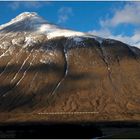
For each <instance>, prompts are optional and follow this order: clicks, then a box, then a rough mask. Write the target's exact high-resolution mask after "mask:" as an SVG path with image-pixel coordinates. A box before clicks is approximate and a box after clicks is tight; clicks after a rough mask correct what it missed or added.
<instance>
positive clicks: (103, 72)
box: [0, 13, 140, 122]
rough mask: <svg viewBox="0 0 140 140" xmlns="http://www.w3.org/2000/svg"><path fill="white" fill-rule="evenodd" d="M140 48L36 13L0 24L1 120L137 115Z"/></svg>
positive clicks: (134, 117) (127, 117) (98, 118)
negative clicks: (66, 26)
mask: <svg viewBox="0 0 140 140" xmlns="http://www.w3.org/2000/svg"><path fill="white" fill-rule="evenodd" d="M139 113H140V50H139V49H138V48H135V47H131V46H128V45H126V44H124V43H122V42H119V41H116V40H111V39H102V38H99V37H96V36H93V35H90V34H86V33H81V32H75V31H71V30H66V29H63V28H58V27H57V26H56V25H52V24H49V23H48V22H47V21H45V20H44V19H42V18H41V17H39V16H38V15H37V14H35V13H23V14H21V15H19V16H18V17H16V18H15V19H13V20H12V21H11V22H9V23H7V24H5V25H2V26H0V122H14V121H19V122H21V121H26V122H28V121H56V122H58V121H59V122H61V121H63V122H65V121H115V120H117V121H118V120H140V115H139Z"/></svg>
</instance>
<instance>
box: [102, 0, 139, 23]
mask: <svg viewBox="0 0 140 140" xmlns="http://www.w3.org/2000/svg"><path fill="white" fill-rule="evenodd" d="M139 17H140V3H139V2H129V3H128V4H126V5H125V6H124V7H123V8H122V9H120V10H116V11H115V13H114V15H113V17H112V18H110V19H106V20H101V21H100V24H101V26H117V25H119V24H127V23H129V24H134V25H139V24H140V18H139Z"/></svg>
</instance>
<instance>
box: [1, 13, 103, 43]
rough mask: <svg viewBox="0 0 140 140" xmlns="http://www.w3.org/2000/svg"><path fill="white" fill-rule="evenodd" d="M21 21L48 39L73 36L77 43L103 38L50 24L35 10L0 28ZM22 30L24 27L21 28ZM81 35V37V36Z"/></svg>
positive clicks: (30, 41) (99, 40)
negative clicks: (88, 39) (85, 39)
mask: <svg viewBox="0 0 140 140" xmlns="http://www.w3.org/2000/svg"><path fill="white" fill-rule="evenodd" d="M21 22H24V25H25V26H26V27H29V28H31V29H33V31H34V32H35V33H42V34H45V35H46V36H47V38H48V39H52V38H56V37H62V36H63V37H71V38H72V37H73V40H74V41H75V42H77V43H79V42H82V41H83V40H84V38H94V39H96V40H97V41H98V42H102V41H101V40H103V39H102V38H99V37H96V36H93V35H91V34H88V33H83V32H77V31H72V30H68V29H64V28H60V27H58V26H56V25H53V24H50V23H49V22H47V21H46V20H44V19H43V18H42V17H40V16H38V14H37V13H35V12H24V13H22V14H20V15H18V16H17V17H16V18H14V19H12V20H11V21H10V22H9V23H6V24H4V25H1V26H0V30H4V28H7V27H8V26H9V28H10V25H13V24H17V25H18V24H21ZM21 30H22V29H21ZM80 37H81V38H80ZM25 41H26V42H27V44H29V45H30V44H31V45H32V43H33V42H34V41H33V39H32V36H30V37H27V38H26V40H25Z"/></svg>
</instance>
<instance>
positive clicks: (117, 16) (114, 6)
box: [0, 1, 140, 46]
mask: <svg viewBox="0 0 140 140" xmlns="http://www.w3.org/2000/svg"><path fill="white" fill-rule="evenodd" d="M25 11H28V12H37V13H38V14H39V15H40V16H42V17H44V18H45V19H47V20H48V21H50V22H52V23H55V24H58V25H60V26H62V27H66V28H70V29H73V30H78V31H82V32H90V33H92V34H94V35H98V36H101V37H105V38H115V39H118V40H121V41H124V42H126V43H128V44H131V45H136V46H140V30H139V29H140V2H122V1H121V2H119V1H116V2H113V1H110V2H109V1H108V2H95V1H93V2H84V1H83V2H75V1H73V2H66V1H63V2H37V1H32V2H27V1H26V2H20V1H17V2H16V1H14V2H2V1H1V2H0V24H4V23H6V22H8V21H9V20H11V19H12V18H14V17H15V16H17V15H18V14H20V13H22V12H25Z"/></svg>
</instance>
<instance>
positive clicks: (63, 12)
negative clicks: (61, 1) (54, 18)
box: [58, 7, 73, 23]
mask: <svg viewBox="0 0 140 140" xmlns="http://www.w3.org/2000/svg"><path fill="white" fill-rule="evenodd" d="M72 15H73V10H72V8H70V7H61V8H60V9H59V10H58V23H65V22H66V21H67V20H68V19H69V18H70V17H71V16H72Z"/></svg>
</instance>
